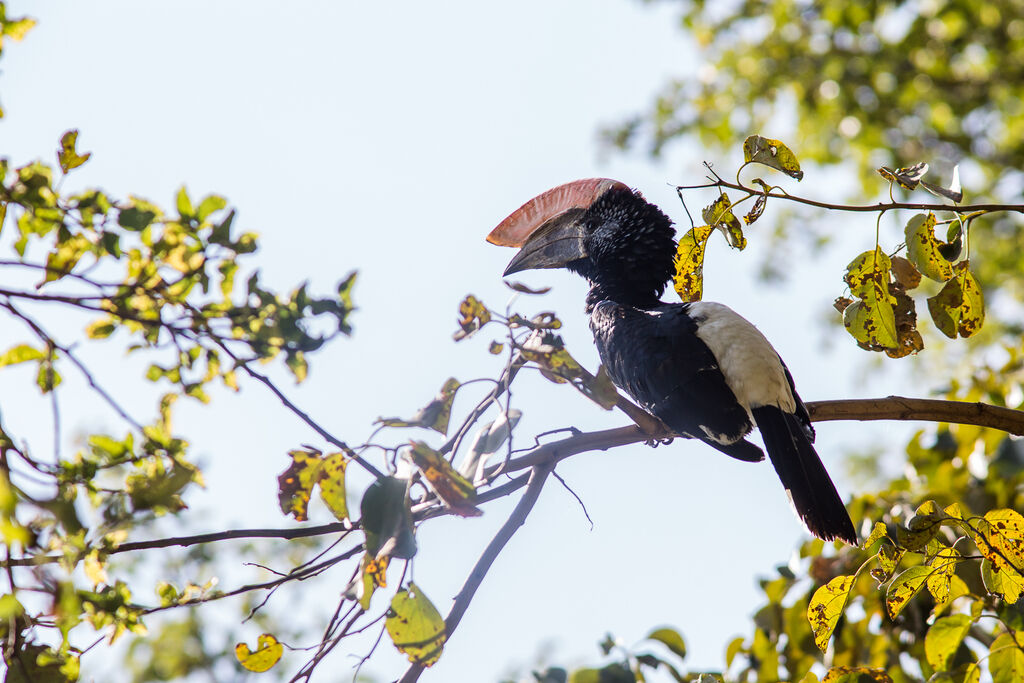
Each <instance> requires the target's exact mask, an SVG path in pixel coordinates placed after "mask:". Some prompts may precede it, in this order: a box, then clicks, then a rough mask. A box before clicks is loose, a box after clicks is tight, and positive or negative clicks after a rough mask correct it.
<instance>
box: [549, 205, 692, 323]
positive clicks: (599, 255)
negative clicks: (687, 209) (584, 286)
mask: <svg viewBox="0 0 1024 683" xmlns="http://www.w3.org/2000/svg"><path fill="white" fill-rule="evenodd" d="M583 220H584V221H585V226H586V233H587V236H586V238H585V240H584V242H585V245H586V250H587V256H586V258H582V259H578V260H576V261H572V262H571V263H569V264H567V266H568V268H569V269H570V270H572V271H574V272H576V273H579V274H580V275H582V276H583V277H585V278H587V280H589V281H590V292H589V293H588V294H587V307H586V308H587V312H588V313H589V312H590V311H591V310H592V309H593V307H594V306H596V305H597V303H598V302H600V301H604V300H610V301H615V302H618V303H621V304H626V305H630V306H636V307H637V308H650V307H653V306H656V305H658V304H659V303H660V301H659V300H660V298H661V294H662V292H664V291H665V286H666V284H667V283H668V282H669V280H670V279H671V278H672V274H673V272H674V270H675V266H674V258H675V239H674V234H675V230H674V229H673V227H672V221H671V219H669V217H668V216H666V215H665V214H664V213H662V212H661V210H660V209H659V208H658V207H657V206H655V205H654V204H651V203H649V202H647V201H646V200H645V199H644V198H643V197H642V196H641V195H640V194H639V193H635V192H630V191H629V190H618V189H612V190H609V191H608V192H606V193H605V194H604V195H602V196H601V197H600V198H599V199H598V200H597V201H596V202H594V204H593V205H591V207H590V208H589V209H588V210H587V213H586V215H585V216H584V218H583Z"/></svg>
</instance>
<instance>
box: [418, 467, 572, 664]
mask: <svg viewBox="0 0 1024 683" xmlns="http://www.w3.org/2000/svg"><path fill="white" fill-rule="evenodd" d="M552 467H553V466H552V465H550V464H548V465H538V466H536V467H534V468H533V470H532V471H531V472H530V483H529V484H528V485H527V487H526V491H525V492H524V493H523V495H522V497H521V498H520V499H519V502H518V503H517V504H516V507H515V509H514V510H512V514H510V515H509V517H508V519H507V520H505V523H504V524H503V525H502V527H501V529H499V530H498V533H497V534H495V536H494V538H492V539H491V542H490V543H488V544H487V548H486V549H485V550H484V552H483V554H482V555H481V556H480V559H479V560H477V562H476V565H475V566H474V567H473V570H472V571H471V572H470V573H469V576H468V577H467V578H466V582H465V583H464V584H463V586H462V590H460V591H459V593H458V595H456V596H455V604H454V605H452V609H451V611H450V612H448V616H447V617H446V618H445V620H444V625H445V633H446V635H447V638H448V639H451V637H452V634H453V633H455V629H457V628H458V627H459V622H460V621H462V617H463V615H465V613H466V609H468V608H469V604H470V602H472V600H473V596H474V595H475V594H476V591H477V589H478V588H479V587H480V584H481V583H482V582H483V580H484V577H485V576H487V571H488V570H489V569H490V568H491V565H492V564H494V560H495V559H497V557H498V555H499V554H500V553H501V551H502V550H503V549H504V548H505V545H506V544H507V543H508V542H509V540H511V538H512V536H513V535H514V534H515V533H516V531H518V530H519V527H521V526H523V524H525V523H526V518H527V517H528V516H529V514H530V512H531V511H532V510H533V507H534V505H536V504H537V499H538V498H539V497H540V492H541V489H543V488H544V483H545V482H546V481H547V478H548V474H550V473H551V469H552ZM421 673H423V666H421V665H419V664H413V665H412V666H410V667H409V668H408V669H407V670H406V672H405V675H403V676H402V678H401V679H400V681H399V683H414V681H416V680H418V679H419V677H420V674H421Z"/></svg>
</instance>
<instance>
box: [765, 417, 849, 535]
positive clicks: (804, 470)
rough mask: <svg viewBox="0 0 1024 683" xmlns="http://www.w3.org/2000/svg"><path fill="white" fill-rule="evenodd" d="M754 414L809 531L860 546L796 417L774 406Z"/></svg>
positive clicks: (830, 480)
mask: <svg viewBox="0 0 1024 683" xmlns="http://www.w3.org/2000/svg"><path fill="white" fill-rule="evenodd" d="M752 412H753V413H754V420H755V421H756V422H757V427H758V429H760V430H761V437H762V438H763V439H764V445H765V448H766V449H767V450H768V458H769V459H770V460H771V461H772V465H774V466H775V471H776V472H777V473H778V475H779V479H781V480H782V485H783V486H785V487H786V491H788V492H789V496H790V499H791V500H792V501H793V506H794V507H795V508H796V511H797V514H798V515H800V519H802V520H803V521H804V524H806V525H807V529H808V530H809V531H810V532H811V533H812V534H814V535H815V536H817V537H818V538H821V539H824V540H826V541H831V540H834V539H837V538H838V539H841V540H843V541H846V542H847V543H849V544H850V545H857V532H856V531H855V530H854V528H853V522H851V521H850V515H849V513H847V512H846V507H845V506H844V505H843V501H842V499H841V498H840V497H839V493H838V492H837V491H836V487H835V484H833V483H832V479H831V478H829V476H828V472H826V471H825V466H824V465H823V464H822V463H821V458H819V457H818V454H817V452H815V450H814V446H812V445H811V441H810V439H809V438H808V436H807V433H806V432H805V431H804V429H803V428H802V427H801V425H800V422H799V420H798V419H797V416H796V415H793V414H790V413H786V412H783V411H782V410H780V409H779V408H776V407H775V406H763V407H760V408H754V409H753V411H752Z"/></svg>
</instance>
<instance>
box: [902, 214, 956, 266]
mask: <svg viewBox="0 0 1024 683" xmlns="http://www.w3.org/2000/svg"><path fill="white" fill-rule="evenodd" d="M904 234H905V236H906V239H907V256H908V257H910V261H911V262H912V263H913V264H914V265H915V266H917V268H918V270H920V271H921V273H922V274H923V275H924V276H925V277H928V278H931V279H932V280H935V281H937V282H945V281H946V280H948V279H949V278H951V277H953V266H951V265H950V264H949V261H947V260H946V259H945V257H943V255H942V254H941V253H940V252H939V246H940V245H941V243H940V242H939V240H937V239H936V238H935V214H933V213H931V212H929V213H928V215H924V214H918V215H916V216H913V217H912V218H911V219H910V220H909V221H907V227H906V228H905V229H904Z"/></svg>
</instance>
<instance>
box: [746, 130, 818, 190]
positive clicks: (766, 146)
mask: <svg viewBox="0 0 1024 683" xmlns="http://www.w3.org/2000/svg"><path fill="white" fill-rule="evenodd" d="M743 160H744V161H745V162H747V163H751V162H752V163H755V164H764V165H765V166H768V167H769V168H774V169H775V170H776V171H782V172H783V173H785V174H786V175H788V176H789V177H791V178H796V179H797V180H798V181H799V180H801V179H803V177H804V172H803V171H801V170H800V161H799V160H798V159H797V158H796V155H795V154H793V152H792V150H790V149H789V147H787V146H786V145H785V144H784V143H782V142H781V141H779V140H772V139H771V138H764V137H761V136H760V135H751V136H750V137H748V138H747V139H746V140H744V141H743Z"/></svg>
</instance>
